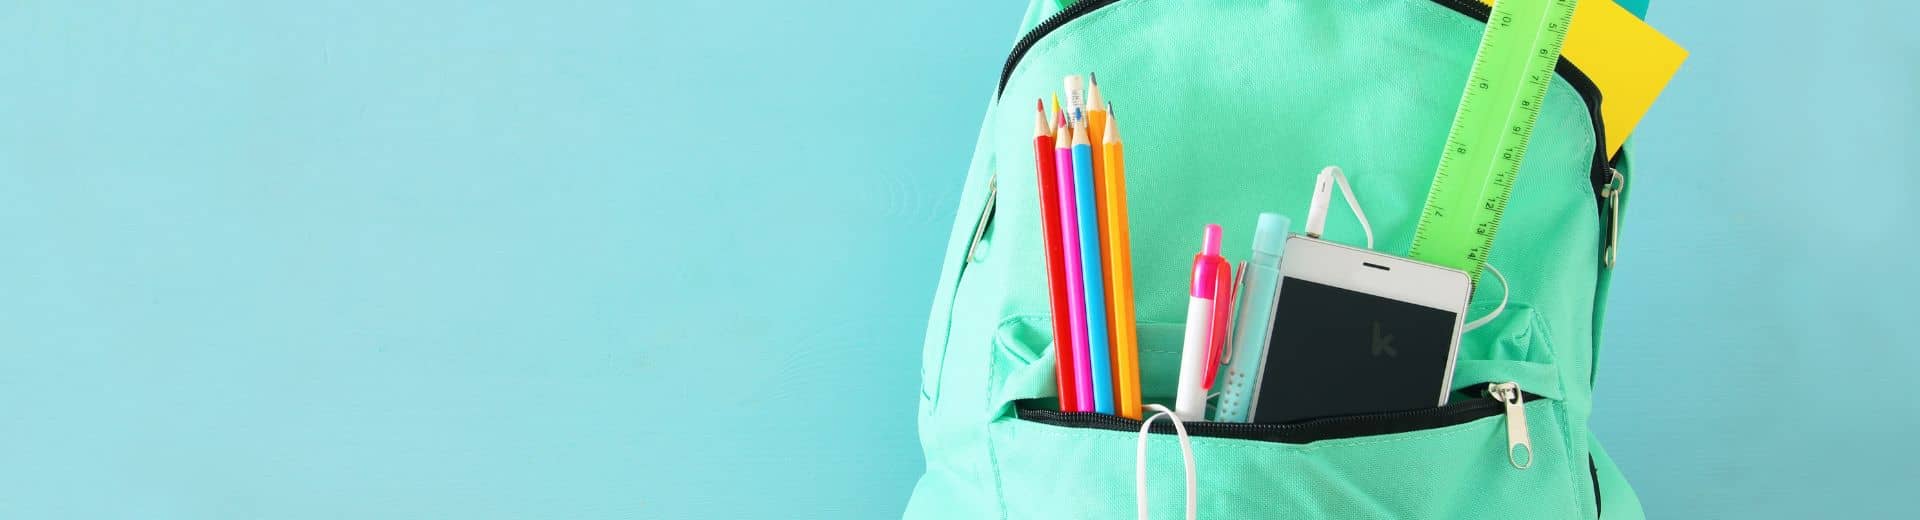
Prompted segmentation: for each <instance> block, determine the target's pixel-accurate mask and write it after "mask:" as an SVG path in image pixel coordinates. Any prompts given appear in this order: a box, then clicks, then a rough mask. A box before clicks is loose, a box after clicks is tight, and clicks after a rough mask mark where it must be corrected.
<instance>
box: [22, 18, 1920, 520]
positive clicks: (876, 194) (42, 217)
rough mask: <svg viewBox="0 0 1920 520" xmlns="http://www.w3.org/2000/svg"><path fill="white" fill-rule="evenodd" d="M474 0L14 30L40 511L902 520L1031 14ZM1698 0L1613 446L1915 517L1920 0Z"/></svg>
mask: <svg viewBox="0 0 1920 520" xmlns="http://www.w3.org/2000/svg"><path fill="white" fill-rule="evenodd" d="M469 4H470V3H469V2H450V1H436V2H339V3H334V2H238V1H232V2H215V1H185V2H130V1H121V2H51V1H27V2H11V3H9V4H8V5H6V6H4V7H0V518H35V519H38V518H149V519H151V518H411V517H444V518H530V517H548V518H688V517H692V518H740V517H750V518H763V517H830V518H875V517H886V516H894V515H897V514H898V512H899V510H900V509H901V508H902V507H903V506H904V504H905V501H906V496H907V494H908V493H909V491H910V489H911V487H912V485H913V479H914V477H915V475H916V474H917V472H918V471H919V470H920V466H921V462H920V460H919V451H918V445H917V441H916V438H915V436H914V431H913V428H914V417H915V413H914V405H915V395H916V390H915V389H916V387H917V382H916V381H915V377H916V376H917V372H918V370H917V365H916V364H917V363H918V362H919V355H918V349H919V344H920V337H921V329H922V327H923V325H924V320H925V316H926V308H927V305H928V303H929V302H930V296H931V292H932V285H933V283H934V282H935V278H936V274H937V273H936V271H937V269H938V267H937V264H938V258H939V256H940V253H941V251H940V248H941V247H942V243H943V239H944V237H945V235H946V231H947V228H948V225H949V223H950V222H951V219H952V213H953V211H952V210H953V207H954V205H955V203H956V199H957V189H958V187H959V183H958V180H959V175H960V172H961V169H962V168H963V167H964V163H965V161H966V158H967V156H968V154H969V153H970V149H969V148H970V146H971V144H972V139H973V135H974V132H975V130H976V127H977V124H978V121H979V115H980V113H981V109H982V108H983V105H984V102H985V101H986V98H987V95H988V93H989V92H990V89H991V88H992V85H993V82H994V80H995V77H996V75H997V71H998V69H999V65H1000V63H1001V61H1002V60H1003V57H1004V53H1005V50H1006V49H1007V47H1008V45H1009V42H1010V40H1011V39H1012V36H1013V35H1012V31H1013V29H1014V24H1015V23H1016V22H1017V21H1018V19H1019V17H1020V16H1021V14H1022V12H1023V7H1022V6H1020V5H1017V4H1018V2H1013V1H1001V2H862V3H854V2H804V3H800V2H666V1H642V2H639V3H635V2H616V1H578V2H511V3H488V4H489V5H488V6H485V7H474V6H471V5H469ZM539 4H552V5H539ZM855 4H872V5H855ZM1701 4H1708V2H1678V1H1670V2H1660V3H1658V5H1655V6H1654V8H1653V12H1652V13H1651V15H1652V17H1653V20H1654V21H1655V22H1656V23H1657V24H1658V26H1659V27H1661V28H1663V29H1665V30H1666V31H1667V32H1668V33H1669V34H1670V35H1672V36H1673V37H1674V38H1676V39H1678V40H1680V41H1682V42H1684V43H1685V44H1686V45H1687V46H1688V47H1690V48H1691V49H1692V50H1693V52H1694V57H1693V59H1692V61H1691V62H1690V63H1689V64H1688V65H1687V68H1686V70H1685V71H1684V72H1683V74H1682V75H1681V76H1680V78H1679V79H1678V80H1676V82H1675V83H1674V84H1673V86H1672V88H1670V89H1669V90H1668V93H1667V95H1666V96H1665V98H1663V99H1662V100H1661V103H1660V104H1659V106H1657V107H1656V108H1655V110H1654V112H1653V114H1652V115H1651V116H1649V117H1648V119H1647V120H1646V121H1645V123H1644V124H1643V126H1642V130H1641V132H1640V135H1639V146H1640V148H1639V151H1640V154H1639V156H1638V163H1639V173H1638V174H1637V175H1636V177H1635V179H1634V181H1635V183H1636V184H1635V186H1634V194H1635V195H1634V196H1635V197H1636V198H1635V200H1634V206H1633V208H1632V214H1631V224H1630V227H1629V228H1628V232H1627V235H1626V237H1625V247H1626V252H1625V253H1624V255H1623V260H1622V265H1621V267H1620V269H1619V273H1618V279H1617V281H1616V284H1615V289H1616V290H1615V293H1614V294H1615V298H1614V300H1613V303H1612V314H1611V316H1610V320H1609V323H1608V325H1607V334H1608V340H1609V341H1608V343H1607V348H1606V351H1605V358H1604V359H1603V363H1602V365H1603V366H1602V367H1601V368H1602V375H1601V392H1600V401H1599V405H1598V408H1597V414H1598V415H1597V417H1596V427H1597V428H1598V429H1599V430H1600V433H1601V435H1602V436H1603V438H1605V439H1606V440H1607V442H1608V443H1609V444H1608V446H1609V447H1610V449H1611V451H1612V453H1613V455H1614V456H1615V457H1616V458H1617V459H1618V461H1619V463H1620V464H1621V465H1622V466H1624V467H1625V468H1626V470H1628V471H1629V474H1630V475H1631V476H1632V477H1633V479H1634V482H1635V483H1636V485H1637V486H1638V487H1639V489H1640V493H1641V496H1642V498H1643V500H1644V501H1645V503H1646V505H1647V507H1648V508H1649V509H1650V510H1651V511H1652V512H1653V513H1654V514H1655V516H1657V517H1665V518H1699V517H1728V518H1769V517H1770V518H1805V517H1816V516H1818V517H1845V516H1849V515H1860V516H1870V517H1887V516H1905V515H1907V514H1910V505H1909V504H1908V502H1911V501H1910V500H1908V499H1907V495H1908V494H1909V492H1910V490H1911V489H1913V488H1915V487H1916V484H1920V470H1916V469H1915V468H1916V467H1920V458H1916V456H1915V455H1914V451H1913V450H1912V449H1911V442H1912V441H1913V439H1914V438H1915V435H1916V434H1920V401H1917V400H1916V399H1917V398H1916V397H1915V392H1914V391H1913V385H1912V381H1914V380H1916V378H1917V377H1920V376H1916V374H1920V366H1917V365H1920V363H1916V362H1917V361H1920V333H1916V332H1915V329H1914V328H1912V327H1911V321H1912V317H1911V313H1912V309H1915V308H1920V306H1916V305H1915V304H1914V303H1913V301H1912V299H1913V298H1914V295H1915V294H1916V289H1920V285H1917V284H1916V283H1915V282H1914V281H1912V280H1911V279H1900V278H1899V277H1901V276H1913V275H1914V272H1915V270H1914V269H1913V268H1912V267H1911V265H1912V261H1911V257H1912V255H1913V254H1914V253H1915V249H1914V247H1913V246H1912V245H1911V244H1912V240H1911V239H1910V238H1908V237H1911V236H1912V235H1913V230H1914V229H1915V225H1916V222H1920V201H1916V198H1917V197H1920V180H1916V179H1920V161H1916V160H1915V159H1913V157H1914V156H1913V155H1912V152H1911V150H1910V149H1911V148H1912V147H1913V146H1914V145H1915V144H1916V143H1920V131H1917V130H1915V129H1914V121H1916V120H1920V99H1916V98H1917V97H1920V40H1916V36H1915V33H1914V32H1913V31H1911V30H1909V29H1907V28H1905V27H1902V26H1901V21H1900V20H1901V16H1905V17H1909V18H1911V17H1914V16H1915V15H1920V9H1915V8H1913V7H1910V6H1908V4H1906V3H1902V2H1894V1H1891V0H1887V1H1879V2H1869V3H1866V4H1863V5H1856V6H1853V7H1849V8H1846V9H1835V10H1821V9H1816V8H1815V7H1814V4H1811V3H1806V2H1741V3H1739V4H1740V5H1741V6H1744V7H1743V8H1742V12H1739V13H1726V12H1722V11H1725V10H1727V9H1729V8H1728V7H1727V6H1720V5H1701ZM1714 4H1718V3H1714Z"/></svg>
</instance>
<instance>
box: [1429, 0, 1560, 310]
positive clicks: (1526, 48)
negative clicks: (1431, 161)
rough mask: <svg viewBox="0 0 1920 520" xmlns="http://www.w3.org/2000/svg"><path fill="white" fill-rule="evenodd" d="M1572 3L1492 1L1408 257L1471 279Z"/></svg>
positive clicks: (1509, 185) (1515, 170) (1494, 228)
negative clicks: (1444, 267)
mask: <svg viewBox="0 0 1920 520" xmlns="http://www.w3.org/2000/svg"><path fill="white" fill-rule="evenodd" d="M1574 2H1575V0H1498V1H1496V2H1494V3H1493V14H1492V15H1491V16H1488V17H1487V30H1486V32H1485V33H1482V34H1481V35H1480V50H1479V51H1478V52H1477V53H1475V54H1474V56H1473V71H1472V72H1471V73H1469V74H1468V75H1467V88H1466V92H1465V93H1463V94H1461V95H1460V108H1459V110H1457V111H1455V112H1454V114H1453V128H1452V129H1451V130H1448V131H1447V147H1446V149H1445V150H1442V151H1441V155H1440V168H1439V171H1437V172H1434V174H1433V188H1432V189H1431V190H1430V191H1428V192H1427V205H1426V207H1424V208H1422V209H1421V210H1420V223H1419V224H1418V226H1417V227H1415V228H1414V231H1413V248H1412V250H1411V252H1410V255H1411V256H1412V257H1413V258H1414V259H1416V260H1420V261H1424V262H1429V263H1434V264H1439V265H1443V266H1447V267H1452V268H1455V269H1459V270H1462V271H1466V272H1467V275H1468V276H1470V277H1472V279H1473V280H1475V281H1478V280H1479V279H1480V270H1481V268H1482V267H1483V266H1485V265H1486V262H1487V253H1488V252H1490V251H1491V250H1492V249H1493V236H1494V234H1495V233H1496V232H1498V231H1499V229H1500V215H1501V214H1502V213H1504V212H1505V211H1506V209H1507V197H1508V196H1510V195H1512V194H1513V181H1514V179H1515V178H1517V177H1519V176H1520V159H1521V158H1522V157H1525V156H1526V152H1527V138H1528V137H1529V136H1531V135H1532V134H1533V125H1534V122H1535V121H1537V120H1538V119H1539V117H1540V103H1541V102H1542V101H1544V100H1545V99H1546V97H1547V85H1548V84H1549V83H1552V81H1553V66H1554V64H1555V63H1557V62H1558V61H1559V59H1560V44H1561V43H1562V42H1564V41H1566V39H1567V26H1568V25H1569V24H1571V23H1572V22H1573V7H1574Z"/></svg>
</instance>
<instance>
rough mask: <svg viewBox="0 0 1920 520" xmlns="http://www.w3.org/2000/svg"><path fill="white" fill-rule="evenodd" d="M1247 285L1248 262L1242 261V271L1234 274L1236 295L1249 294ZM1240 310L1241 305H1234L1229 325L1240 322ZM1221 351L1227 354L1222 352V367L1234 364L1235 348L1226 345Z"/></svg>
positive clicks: (1228, 320)
mask: <svg viewBox="0 0 1920 520" xmlns="http://www.w3.org/2000/svg"><path fill="white" fill-rule="evenodd" d="M1246 284H1247V262H1246V261H1245V260H1242V261H1240V270H1239V271H1237V272H1234V273H1233V290H1234V292H1236V293H1239V294H1246V293H1247V285H1246ZM1240 308H1241V307H1240V306H1239V305H1234V306H1233V313H1232V315H1231V316H1230V317H1229V318H1228V319H1227V322H1228V323H1233V322H1238V321H1240ZM1220 349H1221V350H1224V351H1225V352H1221V353H1220V364H1221V365H1226V364H1229V363H1232V362H1233V350H1234V349H1233V346H1232V345H1226V346H1222V347H1220Z"/></svg>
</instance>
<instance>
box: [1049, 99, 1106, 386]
mask: <svg viewBox="0 0 1920 520" xmlns="http://www.w3.org/2000/svg"><path fill="white" fill-rule="evenodd" d="M1053 154H1054V172H1055V176H1057V177H1058V180H1059V184H1060V204H1059V206H1060V235H1061V237H1060V247H1061V249H1065V250H1066V253H1067V266H1066V267H1067V307H1068V308H1069V309H1068V312H1069V313H1071V314H1072V317H1071V318H1070V320H1071V321H1072V322H1073V337H1072V338H1068V339H1067V340H1066V341H1061V340H1060V339H1058V338H1056V339H1055V340H1054V343H1055V344H1056V348H1058V347H1059V346H1062V345H1064V346H1068V348H1072V349H1073V374H1074V378H1073V384H1074V396H1073V397H1074V402H1073V403H1071V406H1069V403H1060V407H1061V408H1063V409H1065V410H1066V411H1069V412H1091V411H1093V360H1092V359H1091V358H1089V357H1087V356H1088V355H1089V353H1088V350H1087V283H1086V280H1085V279H1084V278H1082V277H1083V276H1085V274H1084V272H1083V270H1082V269H1081V265H1080V223H1079V222H1080V208H1079V206H1078V205H1077V204H1076V203H1075V199H1074V191H1073V190H1074V185H1073V140H1072V132H1069V131H1068V130H1067V127H1065V126H1062V127H1060V130H1059V131H1058V132H1057V133H1056V135H1055V136H1054V140H1053ZM1086 189H1093V187H1092V186H1088V187H1087V188H1086ZM1101 312H1105V311H1104V310H1103V311H1101ZM1101 348H1106V347H1105V346H1102V347H1101Z"/></svg>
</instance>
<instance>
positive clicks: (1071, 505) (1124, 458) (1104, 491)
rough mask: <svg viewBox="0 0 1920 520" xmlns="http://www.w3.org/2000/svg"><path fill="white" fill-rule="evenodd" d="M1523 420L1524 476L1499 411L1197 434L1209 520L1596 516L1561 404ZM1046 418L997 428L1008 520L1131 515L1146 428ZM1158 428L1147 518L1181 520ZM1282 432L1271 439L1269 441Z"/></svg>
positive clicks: (1168, 447) (1176, 468)
mask: <svg viewBox="0 0 1920 520" xmlns="http://www.w3.org/2000/svg"><path fill="white" fill-rule="evenodd" d="M1468 404H1469V403H1459V404H1458V405H1468ZM1496 404H1497V403H1496ZM1458 405H1450V406H1449V407H1447V408H1441V409H1436V410H1446V409H1450V408H1453V407H1454V406H1458ZM1462 409H1466V408H1462ZM1524 409H1525V412H1524V413H1525V415H1524V417H1525V419H1524V422H1525V423H1526V425H1527V430H1528V431H1530V432H1531V438H1532V443H1531V446H1532V447H1531V450H1532V451H1531V453H1532V457H1531V460H1530V461H1529V462H1530V465H1529V466H1528V467H1527V468H1526V469H1517V468H1516V467H1514V465H1513V464H1512V463H1511V462H1510V461H1509V459H1508V453H1509V452H1508V446H1509V428H1508V425H1507V424H1506V421H1507V420H1508V416H1507V415H1506V414H1503V413H1499V412H1497V411H1496V412H1495V413H1494V414H1493V415H1487V416H1482V417H1479V418H1475V419H1471V420H1467V421H1465V422H1458V423H1456V424H1452V425H1446V426H1438V427H1427V428H1420V427H1421V426H1427V425H1426V424H1424V423H1421V422H1420V421H1419V420H1408V419H1405V418H1395V417H1359V418H1341V420H1342V421H1343V422H1345V423H1346V424H1345V425H1344V426H1343V427H1345V428H1352V429H1355V430H1358V429H1364V428H1374V429H1379V430H1383V431H1388V430H1404V431H1399V432H1398V433H1389V434H1380V435H1363V436H1352V437H1340V438H1332V439H1327V440H1314V441H1309V442H1300V443H1295V442H1284V441H1278V440H1268V439H1256V438H1234V437H1229V436H1223V435H1236V433H1235V432H1239V434H1238V436H1239V437H1259V436H1261V435H1262V433H1261V432H1260V430H1261V429H1262V428H1260V427H1261V426H1264V425H1248V424H1237V423H1236V424H1225V423H1188V424H1187V428H1188V431H1189V432H1190V433H1192V439H1191V442H1192V445H1193V453H1194V463H1195V472H1196V473H1197V475H1196V476H1197V480H1198V502H1199V506H1200V511H1201V513H1200V515H1201V517H1203V518H1583V517H1587V516H1590V515H1587V514H1583V508H1582V507H1581V506H1580V504H1581V498H1582V491H1581V490H1582V489H1583V488H1582V485H1583V484H1582V480H1581V479H1580V477H1581V476H1583V475H1584V472H1585V471H1586V468H1585V466H1584V465H1580V466H1579V467H1575V465H1574V464H1572V461H1571V460H1570V457H1569V456H1568V446H1567V445H1566V441H1565V440H1564V439H1565V436H1564V429H1563V428H1562V424H1563V422H1564V421H1565V417H1564V411H1563V410H1562V409H1561V405H1560V403H1559V402H1557V401H1553V400H1546V399H1541V400H1535V401H1532V402H1529V403H1527V404H1525V405H1524ZM1047 415H1057V412H1055V413H1053V414H1022V416H1017V417H1008V418H1004V419H1001V420H998V421H995V422H994V423H992V425H991V426H989V429H990V432H989V435H990V436H991V444H992V451H993V456H994V470H995V472H996V475H997V476H998V479H999V481H1000V483H1001V486H1000V487H1001V489H1000V492H1001V494H1002V503H1003V504H1005V506H1006V512H1007V518H1122V517H1126V516H1128V515H1129V514H1130V511H1132V510H1133V508H1134V484H1135V474H1134V454H1135V453H1134V450H1135V445H1136V442H1137V432H1138V424H1139V422H1138V421H1132V420H1129V419H1121V418H1114V417H1111V416H1107V417H1109V418H1111V419H1112V420H1114V421H1125V422H1129V423H1130V425H1131V426H1132V428H1120V427H1119V426H1126V425H1120V424H1117V423H1114V424H1107V425H1095V424H1092V423H1088V424H1080V425H1071V426H1070V425H1062V424H1048V423H1047V422H1042V421H1039V420H1034V419H1036V418H1041V417H1043V416H1047ZM1073 415H1081V414H1073ZM1471 415H1472V414H1464V415H1462V414H1454V415H1453V416H1454V417H1456V418H1464V417H1469V416H1471ZM1049 422H1053V421H1049ZM1162 422H1163V423H1164V421H1162ZM1102 426H1113V427H1114V428H1112V429H1108V428H1105V427H1102ZM1159 426H1160V425H1159V424H1156V428H1155V429H1154V433H1151V434H1149V436H1150V437H1151V438H1150V439H1149V441H1148V442H1149V447H1148V460H1147V463H1146V465H1147V492H1148V494H1149V495H1148V498H1149V500H1150V504H1151V505H1152V506H1153V508H1154V509H1153V513H1152V516H1153V517H1154V518H1180V517H1181V515H1182V511H1181V508H1182V504H1183V503H1184V500H1185V497H1184V496H1182V495H1183V493H1185V490H1184V481H1183V477H1182V475H1181V465H1180V454H1179V446H1178V443H1177V440H1176V439H1175V438H1174V436H1173V435H1172V434H1171V433H1170V428H1168V429H1162V428H1159ZM1121 430H1129V431H1121ZM1281 431H1284V428H1283V429H1282V430H1281ZM1162 432H1168V433H1162ZM1273 432H1274V430H1271V429H1269V433H1273ZM1322 433H1335V432H1334V431H1333V430H1329V431H1326V432H1322ZM1285 435H1286V434H1284V433H1281V434H1277V435H1275V437H1284V436H1285ZM1575 470H1578V471H1579V472H1578V473H1576V471H1575ZM1585 512H1587V513H1590V512H1591V510H1586V511H1585Z"/></svg>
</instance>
